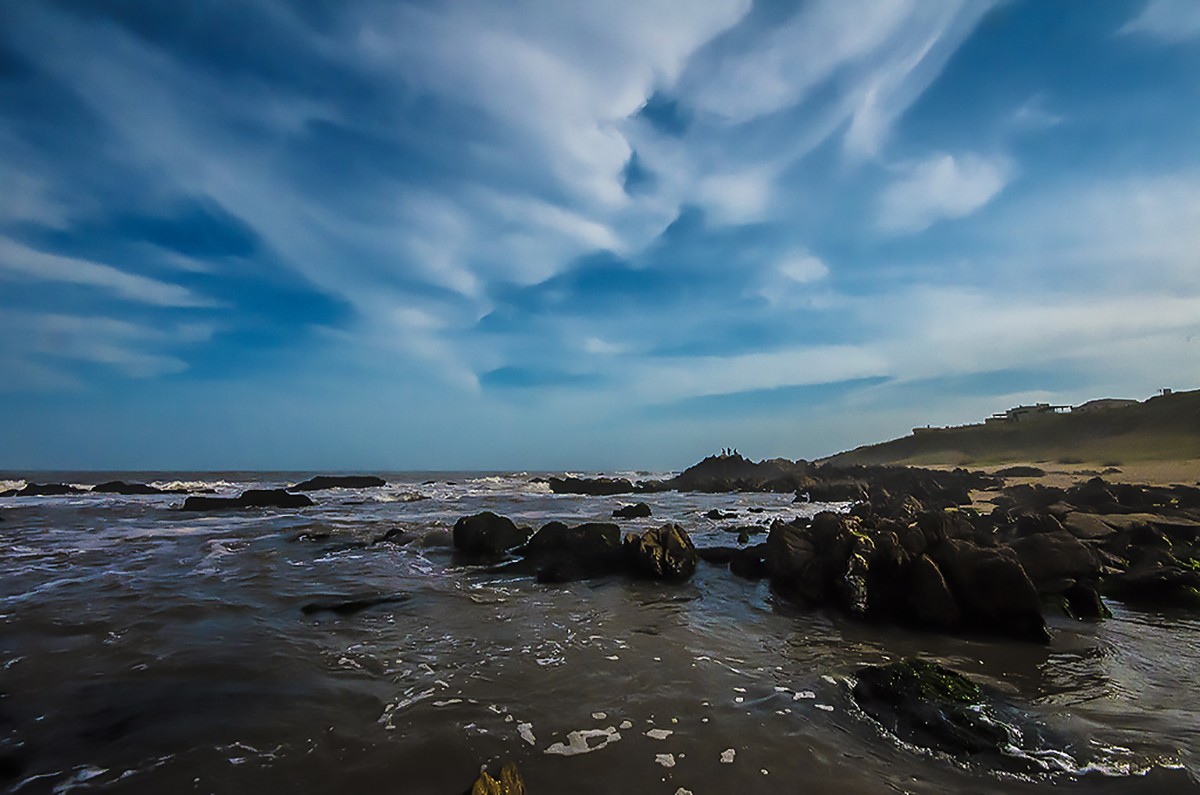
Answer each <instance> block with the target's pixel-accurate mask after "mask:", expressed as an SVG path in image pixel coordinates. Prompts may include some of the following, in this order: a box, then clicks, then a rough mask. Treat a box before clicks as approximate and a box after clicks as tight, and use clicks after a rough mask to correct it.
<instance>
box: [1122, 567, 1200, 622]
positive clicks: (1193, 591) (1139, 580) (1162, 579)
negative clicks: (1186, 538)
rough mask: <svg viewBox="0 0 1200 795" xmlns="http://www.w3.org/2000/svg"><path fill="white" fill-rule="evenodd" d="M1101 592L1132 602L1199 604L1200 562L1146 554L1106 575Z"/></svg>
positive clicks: (1192, 605)
mask: <svg viewBox="0 0 1200 795" xmlns="http://www.w3.org/2000/svg"><path fill="white" fill-rule="evenodd" d="M1104 593H1105V594H1107V595H1109V596H1111V597H1113V598H1114V599H1117V600H1119V601H1121V602H1126V603H1128V604H1134V605H1147V606H1153V607H1157V606H1180V607H1188V608H1193V609H1195V608H1200V566H1193V565H1186V564H1184V563H1182V562H1180V561H1178V560H1176V559H1175V558H1173V557H1171V556H1169V555H1163V556H1161V557H1159V558H1158V559H1153V558H1149V557H1148V558H1147V559H1144V560H1143V561H1142V562H1141V563H1139V564H1138V565H1137V566H1135V567H1133V568H1131V569H1130V570H1129V571H1127V572H1125V573H1123V574H1119V575H1116V576H1111V577H1108V578H1107V579H1106V580H1105V581H1104Z"/></svg>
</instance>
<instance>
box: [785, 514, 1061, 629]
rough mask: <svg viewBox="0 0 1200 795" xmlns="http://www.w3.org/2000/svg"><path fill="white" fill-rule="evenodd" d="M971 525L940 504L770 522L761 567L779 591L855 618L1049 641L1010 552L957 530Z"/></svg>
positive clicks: (1035, 599)
mask: <svg viewBox="0 0 1200 795" xmlns="http://www.w3.org/2000/svg"><path fill="white" fill-rule="evenodd" d="M971 532H973V529H972V528H971V526H970V525H969V524H966V523H964V522H961V521H960V520H959V519H957V518H956V517H954V516H951V515H949V514H947V513H945V512H932V513H926V514H922V515H921V516H920V517H919V518H918V520H917V521H914V522H911V523H908V524H905V523H902V522H900V521H897V520H895V519H882V520H879V519H873V518H866V519H864V518H862V517H859V516H848V515H844V514H835V513H831V512H828V511H826V512H822V513H819V514H817V515H816V516H815V517H813V519H812V521H811V522H804V521H798V522H793V523H788V524H777V525H776V526H775V527H773V528H772V530H771V534H770V536H768V538H767V544H766V565H767V570H768V572H769V573H770V577H771V584H772V586H773V587H774V588H775V590H776V591H778V592H780V593H782V594H783V595H784V596H790V597H792V598H794V599H797V600H799V601H802V602H804V603H806V604H808V605H811V606H828V607H833V608H835V609H838V610H840V611H842V612H844V613H847V614H849V615H851V616H853V617H855V618H860V619H869V620H875V621H884V622H893V623H900V624H904V625H907V626H911V627H914V628H921V629H930V630H936V631H941V632H961V631H972V632H983V633H988V634H998V635H1005V636H1009V637H1016V638H1021V639H1026V640H1034V641H1045V640H1048V639H1049V634H1048V632H1047V630H1046V624H1045V620H1044V619H1043V617H1042V612H1041V602H1040V598H1039V595H1038V592H1037V589H1036V588H1035V587H1034V585H1033V583H1032V582H1031V581H1030V580H1029V577H1028V576H1027V575H1026V574H1025V571H1024V569H1022V568H1021V564H1020V561H1019V560H1018V558H1017V556H1016V555H1015V553H1013V552H1012V551H1011V550H1008V549H1002V548H996V547H985V546H980V545H978V544H976V543H975V542H974V541H971V540H967V539H965V538H960V537H956V536H961V535H967V534H970V533H971Z"/></svg>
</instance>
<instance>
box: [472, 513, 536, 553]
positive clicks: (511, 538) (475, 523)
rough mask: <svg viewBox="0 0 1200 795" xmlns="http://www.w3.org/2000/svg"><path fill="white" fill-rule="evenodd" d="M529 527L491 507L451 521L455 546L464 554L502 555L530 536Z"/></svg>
mask: <svg viewBox="0 0 1200 795" xmlns="http://www.w3.org/2000/svg"><path fill="white" fill-rule="evenodd" d="M531 533H532V531H531V530H530V529H529V528H528V527H517V526H516V524H514V523H513V521H512V520H511V519H509V518H508V517H505V516H497V515H496V514H494V513H492V512H491V511H484V512H483V513H477V514H475V515H474V516H464V517H462V518H461V519H459V520H458V521H457V522H455V523H454V549H455V550H457V551H458V552H461V553H463V554H464V555H472V556H479V557H483V556H491V557H495V556H498V555H502V554H504V553H505V552H507V551H508V550H510V549H512V548H513V547H518V546H520V545H521V544H524V543H525V542H526V541H528V540H529V536H530V535H531Z"/></svg>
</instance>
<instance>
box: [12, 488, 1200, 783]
mask: <svg viewBox="0 0 1200 795" xmlns="http://www.w3.org/2000/svg"><path fill="white" fill-rule="evenodd" d="M306 474H307V473H295V474H292V473H270V474H264V473H255V474H238V473H224V474H187V473H174V474H162V473H121V474H120V475H119V477H121V478H123V479H126V480H139V481H142V482H155V483H157V484H158V485H167V484H169V483H170V482H172V481H183V482H195V483H200V482H204V483H207V484H209V485H212V486H215V487H216V488H217V489H218V491H219V492H220V493H224V494H236V493H239V492H240V491H241V490H242V489H244V488H248V487H260V486H266V487H271V486H278V485H284V484H287V483H291V482H296V481H298V480H300V479H302V478H303V477H304V476H305V475H306ZM12 477H13V476H8V475H0V479H12ZM113 477H116V475H113V474H112V473H88V474H82V473H39V474H38V475H37V477H36V480H37V481H38V482H47V481H49V482H59V481H61V482H73V483H96V482H100V481H103V480H108V479H112V478H113ZM530 478H531V475H529V474H526V473H520V474H516V475H482V474H472V473H455V474H447V473H436V474H419V473H418V474H403V475H391V476H388V480H389V485H388V486H387V487H384V488H382V489H364V490H361V491H356V490H332V491H325V492H315V493H313V494H312V495H311V496H312V497H313V499H314V500H315V501H316V502H317V505H316V506H314V507H311V508H305V509H301V510H297V511H275V510H267V511H251V512H236V513H229V514H216V513H214V514H195V513H182V512H180V511H178V510H176V507H177V506H178V505H179V504H180V503H181V502H182V499H183V498H182V497H181V496H177V495H176V496H150V497H144V496H128V497H122V496H116V495H90V494H85V495H79V496H67V497H45V498H37V497H24V498H12V497H10V498H0V518H2V519H3V521H0V758H3V759H4V760H5V761H4V763H3V771H4V775H5V778H3V779H0V787H2V788H3V790H4V791H7V792H21V793H40V792H56V793H62V792H75V791H84V790H93V789H94V790H104V791H111V792H123V793H124V792H128V793H163V792H213V793H235V792H275V791H287V792H294V793H334V792H367V793H376V792H378V793H416V794H423V793H429V794H430V795H433V793H452V794H455V795H456V794H457V793H461V792H463V791H464V790H465V789H466V788H467V787H468V786H469V784H470V783H471V781H472V780H473V778H474V776H475V774H476V772H477V771H478V769H479V767H480V765H482V764H489V765H490V767H491V768H492V769H493V770H495V769H496V767H498V765H499V763H500V762H502V761H507V760H512V761H515V762H516V763H517V765H518V766H519V767H520V769H521V771H522V774H523V775H524V777H525V779H526V783H527V785H528V788H529V791H530V793H531V795H547V794H554V793H563V792H571V793H580V794H581V795H586V794H588V793H617V792H638V793H643V792H644V793H659V792H661V793H667V794H668V795H672V794H673V793H678V792H679V791H680V790H681V789H682V790H684V791H686V792H691V793H694V794H695V795H702V794H703V793H733V792H739V793H740V792H754V793H796V792H801V791H804V792H809V791H811V792H845V793H875V792H915V793H926V792H930V793H949V792H986V793H991V792H995V793H1007V792H1035V791H1040V790H1043V789H1045V788H1046V787H1048V786H1054V787H1055V788H1056V789H1064V790H1067V791H1078V792H1106V793H1126V792H1137V793H1149V792H1161V791H1165V790H1169V791H1173V792H1200V783H1198V782H1200V688H1198V687H1197V674H1198V673H1200V617H1197V616H1196V615H1195V614H1186V613H1174V614H1172V613H1161V612H1146V611H1134V610H1131V609H1126V608H1124V607H1123V606H1122V605H1120V604H1118V603H1110V604H1109V606H1110V608H1112V610H1113V613H1114V618H1113V619H1112V620H1108V621H1103V622H1099V623H1081V622H1075V621H1071V620H1069V619H1066V618H1051V619H1050V621H1051V629H1052V632H1053V635H1054V639H1053V641H1052V642H1051V643H1050V644H1049V645H1048V646H1039V645H1034V644H1026V643H1017V642H1013V641H1006V640H1001V639H993V638H950V637H942V636H938V635H929V634H917V633H911V632H907V631H903V630H899V629H894V628H886V627H877V626H872V625H866V624H862V623H857V622H854V621H850V620H848V619H845V618H842V617H840V616H836V615H833V614H830V613H827V612H823V611H812V610H805V609H802V608H799V607H796V606H794V605H791V604H788V603H785V602H782V601H780V600H778V599H776V598H775V596H774V595H773V594H772V593H771V591H770V589H769V587H768V585H767V583H766V582H765V581H763V582H760V583H755V582H749V581H746V580H742V579H738V578H736V577H734V576H732V575H731V574H730V573H729V571H728V570H727V569H725V568H723V567H714V566H710V565H708V564H705V563H703V562H702V563H701V564H700V568H699V570H698V572H697V575H696V577H695V578H694V579H693V580H692V581H690V582H689V583H687V584H684V585H666V584H659V583H650V582H634V581H630V580H627V579H625V578H621V577H609V578H602V579H596V580H589V581H584V582H577V583H572V584H568V585H540V584H538V583H536V582H534V580H533V579H532V578H531V577H528V576H517V575H515V574H511V573H505V572H493V571H488V570H486V569H485V568H483V567H479V566H467V565H461V564H459V563H457V562H456V561H455V559H454V556H453V554H452V552H451V550H450V549H449V546H448V544H449V536H448V530H449V528H450V527H452V526H453V523H454V521H455V520H456V519H457V518H458V517H460V516H464V515H468V514H472V513H476V512H478V511H481V510H493V511H496V512H497V513H501V514H504V515H507V516H510V517H512V518H514V519H515V520H516V521H517V522H518V523H520V524H529V525H532V526H535V527H536V526H540V525H541V524H542V523H544V522H546V521H549V520H551V519H562V520H564V521H567V522H578V521H583V520H608V517H609V516H610V514H611V512H612V510H613V509H614V508H615V507H617V506H619V505H621V504H624V503H627V502H631V501H634V500H633V499H629V498H622V497H583V496H559V495H552V494H549V493H548V491H547V490H546V487H545V486H544V484H538V483H531V482H530ZM430 481H432V482H430ZM17 485H19V482H18V483H17ZM7 487H8V486H7V485H5V486H2V487H0V488H7ZM418 497H420V499H418ZM636 499H637V500H643V499H644V501H645V502H647V503H649V504H650V506H651V508H652V509H653V511H654V516H653V517H651V518H650V519H645V520H634V521H623V522H621V524H622V526H623V528H624V529H626V530H627V531H632V530H638V529H644V528H646V527H650V526H655V525H658V524H662V523H665V522H667V521H676V522H679V523H680V524H682V525H683V526H684V527H685V528H687V529H688V530H689V532H691V533H692V536H693V539H694V540H695V542H696V543H697V545H699V546H707V545H714V544H734V543H735V538H736V536H735V535H733V534H730V533H728V532H726V531H725V530H724V529H723V528H725V527H728V526H730V525H733V524H751V523H764V524H769V522H770V521H771V520H772V519H774V518H779V517H785V518H790V517H793V516H796V515H803V514H811V513H813V512H815V511H816V510H820V509H822V508H827V507H830V506H824V505H814V506H809V505H793V504H792V503H791V495H773V494H719V495H701V494H676V493H665V494H651V495H642V496H639V497H637V498H636ZM714 507H716V508H720V509H722V510H734V511H737V512H738V517H737V518H736V519H733V520H728V521H724V522H714V521H711V520H709V519H706V518H704V516H703V514H704V513H705V512H706V511H708V510H710V509H711V508H714ZM834 507H840V506H834ZM751 508H755V509H756V512H754V513H751V512H750V509H751ZM757 509H761V511H758V510H757ZM397 527H399V528H403V529H405V530H406V531H408V532H409V533H410V534H411V535H413V536H415V539H414V540H412V541H410V542H408V543H406V544H404V545H397V544H393V543H390V542H383V543H376V544H369V545H367V546H358V545H355V542H362V541H366V542H370V541H371V540H373V539H376V538H378V537H379V536H381V535H383V533H385V532H387V531H388V530H391V529H393V528H397ZM760 538H761V537H760ZM757 540H758V538H756V539H755V541H757ZM364 594H372V595H379V594H395V595H399V596H401V597H402V601H397V602H392V603H387V604H381V605H377V606H375V607H371V608H368V609H366V610H364V611H362V612H358V613H355V614H352V615H338V614H335V613H329V612H318V613H312V614H306V613H305V612H303V611H302V609H301V608H302V607H303V606H304V605H306V604H309V603H312V602H315V601H323V600H331V599H337V598H346V597H354V596H359V595H364ZM914 654H920V655H923V656H927V657H929V658H932V659H935V660H937V661H940V662H942V663H945V664H947V665H950V666H952V667H954V668H956V669H958V670H960V671H962V672H963V673H965V674H967V675H968V676H971V677H972V678H973V679H975V680H976V681H978V682H980V683H981V684H983V685H985V686H987V687H989V688H991V689H992V690H994V691H997V692H999V693H1000V694H1001V695H1002V697H1003V698H1005V699H1006V700H1008V701H1009V702H1010V703H1011V704H1013V705H1016V706H1017V707H1018V708H1020V709H1021V710H1022V711H1024V712H1026V713H1027V714H1028V715H1029V716H1030V717H1031V719H1032V720H1036V721H1037V722H1038V723H1039V724H1041V725H1042V726H1044V728H1045V730H1046V732H1047V734H1048V735H1049V736H1051V737H1053V738H1055V741H1054V749H1053V752H1050V753H1044V754H1041V755H1038V756H1037V757H1036V758H1030V757H1029V755H1026V756H1025V757H1022V756H1020V754H1019V753H1017V752H1016V750H1015V749H1014V753H1013V755H1012V756H1011V758H995V759H976V760H973V761H969V762H961V761H956V760H952V759H949V758H946V757H943V756H939V755H937V754H933V753H930V752H928V751H925V750H922V749H919V748H915V747H911V746H908V745H905V744H904V743H901V742H899V741H897V740H896V739H895V738H893V737H891V736H890V735H887V734H886V733H885V732H883V731H882V730H881V729H880V728H879V727H878V725H876V724H875V723H874V722H873V721H871V720H870V719H869V718H867V717H866V716H864V715H863V714H862V713H861V712H860V711H859V710H858V708H857V706H856V705H855V703H854V700H853V698H852V697H851V695H850V683H851V682H852V676H853V673H854V671H855V669H856V668H858V667H860V666H861V665H864V664H872V663H879V662H883V661H886V660H889V659H895V658H898V657H902V656H907V655H914Z"/></svg>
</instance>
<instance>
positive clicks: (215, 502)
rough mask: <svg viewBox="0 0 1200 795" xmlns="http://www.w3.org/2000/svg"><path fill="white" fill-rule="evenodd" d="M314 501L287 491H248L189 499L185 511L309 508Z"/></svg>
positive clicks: (185, 504)
mask: <svg viewBox="0 0 1200 795" xmlns="http://www.w3.org/2000/svg"><path fill="white" fill-rule="evenodd" d="M313 504H314V503H313V501H312V500H310V499H309V498H308V497H306V496H305V495H303V494H292V493H290V492H288V491H286V490H285V489H247V490H246V491H243V492H242V493H241V494H240V495H239V496H237V497H188V498H187V499H186V500H184V501H183V507H182V508H181V510H184V511H238V510H242V509H244V508H307V507H308V506H310V505H313Z"/></svg>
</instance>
